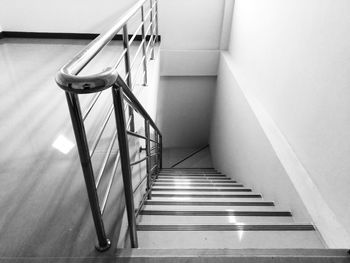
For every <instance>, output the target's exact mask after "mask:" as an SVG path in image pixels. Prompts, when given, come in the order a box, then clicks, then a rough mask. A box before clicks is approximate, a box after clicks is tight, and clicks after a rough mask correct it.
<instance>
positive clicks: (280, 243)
mask: <svg viewBox="0 0 350 263" xmlns="http://www.w3.org/2000/svg"><path fill="white" fill-rule="evenodd" d="M137 230H138V238H139V247H140V248H153V249H156V248H160V249H185V248H186V249H191V248H194V249H209V248H210V249H223V248H226V249H246V248H260V249H264V248H269V249H272V248H276V249H279V248H324V245H323V243H322V241H321V239H320V238H319V236H318V233H317V231H316V230H315V228H314V226H313V225H312V224H309V223H298V222H295V221H294V219H293V215H292V213H291V211H288V210H283V209H279V208H278V207H276V206H275V204H274V202H272V201H266V200H264V199H263V197H262V195H261V194H259V193H254V192H252V190H251V189H249V188H246V187H245V186H244V185H242V184H240V183H239V182H236V181H234V180H232V179H230V178H229V177H227V176H226V175H223V174H221V173H219V172H217V171H216V170H215V169H207V168H206V169H162V170H161V171H160V173H159V176H158V177H157V179H156V180H155V183H154V185H153V190H152V199H151V200H147V201H146V202H145V205H144V207H143V209H142V211H141V212H140V215H139V217H138V225H137Z"/></svg>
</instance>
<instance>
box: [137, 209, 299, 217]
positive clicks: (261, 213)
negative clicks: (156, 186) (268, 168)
mask: <svg viewBox="0 0 350 263" xmlns="http://www.w3.org/2000/svg"><path fill="white" fill-rule="evenodd" d="M140 215H159V216H259V217H291V216H292V213H291V212H290V211H186V210H184V211H174V210H147V209H144V210H142V211H140Z"/></svg>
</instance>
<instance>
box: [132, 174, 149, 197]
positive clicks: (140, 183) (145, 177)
mask: <svg viewBox="0 0 350 263" xmlns="http://www.w3.org/2000/svg"><path fill="white" fill-rule="evenodd" d="M146 179H147V175H146V176H144V177H143V178H142V180H141V181H140V182H139V183H138V184H137V186H136V187H135V189H134V191H133V193H135V192H136V191H137V189H139V187H140V186H141V185H142V184H143V183H144V181H145V180H146Z"/></svg>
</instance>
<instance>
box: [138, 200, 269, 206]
mask: <svg viewBox="0 0 350 263" xmlns="http://www.w3.org/2000/svg"><path fill="white" fill-rule="evenodd" d="M145 205H190V206H193V205H203V206H274V203H273V202H249V201H248V202H205V201H203V202H191V201H187V202H182V201H154V200H147V201H145Z"/></svg>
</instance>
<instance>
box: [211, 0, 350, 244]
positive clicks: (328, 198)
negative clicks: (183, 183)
mask: <svg viewBox="0 0 350 263" xmlns="http://www.w3.org/2000/svg"><path fill="white" fill-rule="evenodd" d="M349 11H350V2H349V1H347V0H336V1H332V0H322V1H319V0H309V1H302V0H293V1H289V0H283V1H281V0H267V1H259V0H244V1H243V0H236V2H235V10H234V15H233V24H232V32H231V41H230V52H229V57H230V61H231V62H229V66H230V68H231V71H232V73H233V74H234V77H235V80H236V83H237V87H239V88H240V89H241V90H242V92H243V93H244V94H247V96H248V101H250V100H251V101H253V100H255V101H257V102H258V104H260V105H261V108H262V109H263V111H264V112H265V113H266V116H268V119H270V124H271V123H272V124H271V125H270V128H271V127H274V128H271V129H270V130H268V129H265V130H264V131H265V135H266V136H267V137H268V138H269V140H270V143H271V145H272V146H273V147H274V151H275V152H276V153H277V154H278V153H280V154H281V153H288V154H287V155H284V156H283V155H282V154H281V155H280V156H279V158H280V161H281V162H282V164H283V165H284V169H286V171H288V172H290V173H288V175H289V176H290V178H291V180H292V182H293V184H294V186H295V187H296V190H297V192H298V193H299V194H300V195H301V196H302V199H303V201H304V203H305V205H306V207H307V209H308V211H309V212H310V214H311V216H312V219H313V220H314V221H315V222H316V224H317V226H318V228H319V230H320V232H321V233H322V235H323V237H324V238H325V240H326V242H327V243H328V245H329V246H330V247H348V246H349V245H350V241H349V240H350V238H349V233H350V225H349V223H350V207H349V205H348V200H349V198H350V193H349V191H348V189H349V187H350V177H349V173H350V162H349V160H348V156H350V134H349V132H348V131H349V128H350V118H349V116H350V115H349V112H350V106H349V103H348V102H349V100H350V90H349V86H350V77H349V76H350V75H349V74H348V73H349V71H350V51H349V46H350V35H349V34H348V32H349V29H350V16H349V15H348V14H349ZM221 74H222V72H221V71H220V72H219V75H221ZM219 79H220V76H219ZM218 89H219V90H220V87H218ZM226 92H228V93H227V94H229V93H230V92H232V91H230V90H229V89H228V90H227V91H226ZM215 108H216V109H217V106H216V107H215ZM236 110H239V109H236ZM220 113H221V114H226V116H228V114H231V112H230V111H229V108H223V109H220V110H217V111H216V114H214V118H215V117H217V116H218V115H220ZM260 117H261V116H257V115H256V118H257V121H259V122H260V123H262V122H261V120H260ZM223 125H224V124H223V120H222V122H220V121H219V122H218V123H217V127H219V128H220V129H221V128H222V127H225V126H223ZM235 128H236V129H237V128H238V129H241V127H240V123H237V126H236V127H235ZM231 129H232V130H231V131H233V128H232V127H231ZM269 133H271V134H272V133H276V134H279V135H280V137H282V138H283V140H282V141H284V144H278V143H276V141H275V139H276V138H277V137H278V136H277V137H274V136H271V134H269ZM274 138H275V139H274ZM217 141H218V139H217V138H216V135H215V133H213V135H212V140H211V144H212V146H213V145H214V144H215V143H216V142H217ZM251 147H252V148H251V151H255V149H256V148H254V147H255V146H254V145H252V146H251ZM216 153H217V154H218V155H216ZM232 153H233V150H231V149H227V150H226V151H225V152H223V151H221V152H220V151H215V152H213V156H214V157H215V158H216V159H215V158H214V163H215V162H216V163H218V160H219V158H220V157H222V156H224V154H231V155H232ZM290 156H294V157H295V159H294V161H295V162H297V163H298V165H299V168H300V169H299V170H298V171H299V173H298V171H296V170H295V171H292V169H289V168H291V167H290V166H288V162H290V161H291V160H290V159H288V158H289V157H290ZM261 158H265V157H264V156H263V155H261ZM218 168H220V167H218ZM292 168H293V167H292ZM302 171H303V172H302ZM301 174H303V176H304V178H305V179H304V181H305V185H306V186H305V185H304V186H302V185H301V184H300V182H299V181H298V180H297V179H298V178H299V177H301ZM257 176H258V175H257ZM299 179H300V178H299ZM298 182H299V183H298ZM309 186H310V190H312V191H313V192H314V193H315V194H316V196H310V195H308V194H307V191H305V189H306V188H307V187H309ZM270 191H271V193H274V192H275V191H274V189H270ZM327 220H328V222H332V224H331V223H328V224H327ZM345 229H346V230H345ZM333 230H334V231H333Z"/></svg>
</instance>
